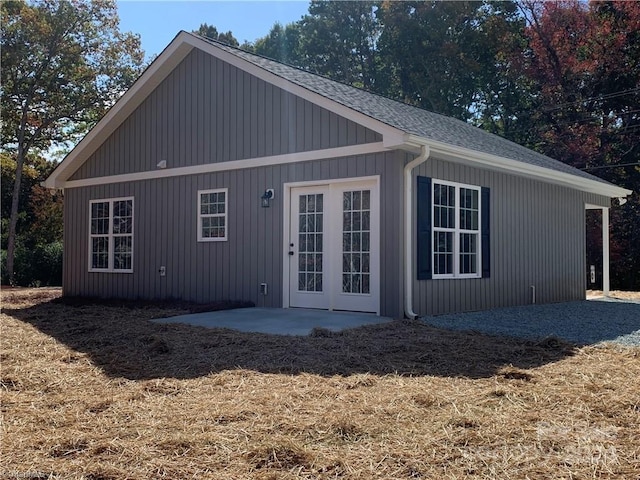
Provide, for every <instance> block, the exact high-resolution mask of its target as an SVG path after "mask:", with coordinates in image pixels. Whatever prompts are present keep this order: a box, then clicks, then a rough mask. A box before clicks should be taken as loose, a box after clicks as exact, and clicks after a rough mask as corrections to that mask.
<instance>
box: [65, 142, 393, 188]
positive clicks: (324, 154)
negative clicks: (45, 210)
mask: <svg viewBox="0 0 640 480" xmlns="http://www.w3.org/2000/svg"><path fill="white" fill-rule="evenodd" d="M388 150H389V149H387V148H385V147H384V146H383V144H382V142H375V143H364V144H360V145H350V146H348V147H337V148H327V149H324V150H311V151H307V152H298V153H286V154H283V155H272V156H269V157H257V158H248V159H244V160H232V161H229V162H217V163H205V164H202V165H192V166H189V167H177V168H166V169H159V170H147V171H144V172H134V173H125V174H121V175H110V176H105V177H91V178H84V179H81V180H68V181H66V182H63V184H62V185H61V187H60V188H78V187H89V186H95V185H107V184H111V183H122V182H136V181H141V180H153V179H156V178H169V177H179V176H182V175H198V174H202V173H215V172H224V171H230V170H242V169H245V168H254V167H266V166H270V165H283V164H287V163H298V162H310V161H312V160H328V159H332V158H342V157H354V156H358V155H369V154H372V153H380V152H386V151H388Z"/></svg>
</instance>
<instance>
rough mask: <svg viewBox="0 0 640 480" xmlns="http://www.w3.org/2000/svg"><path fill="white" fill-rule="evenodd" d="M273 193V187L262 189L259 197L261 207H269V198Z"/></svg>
mask: <svg viewBox="0 0 640 480" xmlns="http://www.w3.org/2000/svg"><path fill="white" fill-rule="evenodd" d="M273 195H274V190H273V188H267V189H266V190H265V191H264V193H263V194H262V196H261V197H260V199H261V200H262V207H263V208H269V203H270V202H271V199H272V198H273Z"/></svg>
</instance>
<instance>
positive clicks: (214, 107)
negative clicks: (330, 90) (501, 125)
mask: <svg viewBox="0 0 640 480" xmlns="http://www.w3.org/2000/svg"><path fill="white" fill-rule="evenodd" d="M381 139H382V137H381V136H380V134H378V133H376V132H373V131H372V130H369V129H367V128H365V127H363V126H361V125H358V124H356V123H354V122H351V121H349V120H346V119H345V118H343V117H340V116H338V115H336V114H334V113H331V112H329V111H328V110H325V109H323V108H321V107H319V106H317V105H315V104H313V103H310V102H308V101H306V100H303V99H301V98H299V97H296V96H294V95H292V94H290V93H287V92H285V91H284V90H282V89H280V88H278V87H275V86H273V85H271V84H268V83H266V82H264V81H262V80H260V79H258V78H257V77H254V76H252V75H250V74H248V73H246V72H244V71H242V70H239V69H237V68H235V67H233V66H231V65H229V64H227V63H224V62H222V61H220V60H218V59H216V58H214V57H212V56H210V55H208V54H206V53H204V52H202V51H201V50H194V51H192V52H191V53H190V54H189V55H188V56H187V57H186V58H185V59H184V60H183V61H182V63H181V64H180V65H179V66H178V67H177V68H176V69H175V70H174V71H173V72H172V73H171V74H170V75H169V76H168V77H167V78H166V79H165V80H164V81H163V82H162V83H161V84H160V85H159V86H158V88H156V89H155V90H154V91H153V92H152V93H151V94H150V95H149V97H147V99H146V100H145V101H144V102H143V103H142V104H141V105H140V106H139V107H138V108H137V109H136V110H135V112H134V113H133V114H132V115H131V116H130V117H129V118H128V119H127V120H126V121H125V122H124V123H123V124H122V125H121V126H120V127H119V128H118V129H117V130H116V131H115V132H114V133H113V134H112V135H111V136H110V137H109V138H108V139H107V140H106V141H105V143H104V144H103V145H102V146H101V147H100V148H98V150H97V151H96V152H95V153H94V154H93V155H91V157H90V158H89V159H88V160H87V161H86V162H85V163H84V164H83V165H82V166H81V167H80V168H79V169H78V170H77V171H76V172H75V173H74V175H73V176H72V177H71V180H78V179H83V178H91V177H100V176H105V175H117V174H125V173H132V172H141V171H149V170H155V169H156V165H157V163H158V162H159V161H161V160H166V161H167V168H174V167H184V166H191V165H200V164H205V163H216V162H226V161H231V160H240V159H247V158H255V157H263V156H269V155H280V154H286V153H294V152H301V151H309V150H318V149H324V148H333V147H342V146H346V145H354V144H362V143H370V142H376V141H381Z"/></svg>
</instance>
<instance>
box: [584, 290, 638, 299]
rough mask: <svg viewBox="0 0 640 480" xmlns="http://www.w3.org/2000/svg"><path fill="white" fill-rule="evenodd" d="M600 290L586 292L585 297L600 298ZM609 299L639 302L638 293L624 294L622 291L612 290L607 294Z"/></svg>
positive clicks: (601, 293)
mask: <svg viewBox="0 0 640 480" xmlns="http://www.w3.org/2000/svg"><path fill="white" fill-rule="evenodd" d="M603 295H604V293H603V292H602V290H587V297H602V296H603ZM609 296H610V297H611V298H617V299H619V300H640V292H625V291H623V290H612V291H611V292H609Z"/></svg>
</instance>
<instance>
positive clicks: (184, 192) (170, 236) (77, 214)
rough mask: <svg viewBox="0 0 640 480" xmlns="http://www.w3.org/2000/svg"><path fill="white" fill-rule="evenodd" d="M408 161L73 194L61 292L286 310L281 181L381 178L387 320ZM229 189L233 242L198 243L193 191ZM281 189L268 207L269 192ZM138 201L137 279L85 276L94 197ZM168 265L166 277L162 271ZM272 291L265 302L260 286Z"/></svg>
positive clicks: (398, 305) (279, 169)
mask: <svg viewBox="0 0 640 480" xmlns="http://www.w3.org/2000/svg"><path fill="white" fill-rule="evenodd" d="M403 160H404V155H400V154H397V153H393V152H389V153H381V154H375V155H368V156H358V157H351V158H341V159H333V160H321V161H312V162H306V163H299V164H289V165H280V166H269V167H259V168H251V169H244V170H235V171H226V172H219V173H213V174H206V175H190V176H182V177H173V178H167V179H161V180H148V181H138V182H127V183H122V184H111V185H104V186H98V187H83V188H73V189H68V190H67V191H66V192H65V241H64V244H65V252H64V253H65V269H64V282H63V286H64V293H65V295H84V296H100V297H118V298H146V299H170V298H180V299H185V300H190V301H195V302H211V301H215V300H222V299H242V300H250V301H253V302H254V303H256V305H260V306H262V305H264V306H268V307H279V306H281V304H282V275H283V272H282V269H283V267H282V262H283V254H284V247H285V243H284V240H283V238H282V235H283V223H282V222H283V221H284V219H283V203H282V195H283V184H284V183H286V182H297V181H308V180H329V179H334V178H348V177H357V176H370V175H380V195H381V205H382V206H383V208H382V209H381V219H380V220H381V251H382V252H384V255H382V256H381V279H382V282H381V284H382V287H381V313H382V314H383V315H390V316H399V315H401V312H402V297H401V295H402V292H401V290H400V288H401V287H400V285H401V283H402V282H401V280H402V272H401V268H400V262H401V256H400V255H401V252H402V244H401V243H400V242H401V238H402V236H401V231H402V216H401V215H400V214H399V212H401V211H402V207H401V201H402V166H403ZM222 187H226V188H228V189H229V213H228V224H229V233H228V235H229V240H228V241H227V242H197V211H196V210H197V208H196V207H197V191H198V190H203V189H209V188H222ZM270 187H273V188H275V189H276V199H275V200H274V201H273V202H272V206H271V207H270V208H261V207H260V195H261V194H262V192H264V190H265V188H270ZM120 196H134V198H135V213H134V215H135V219H134V228H135V234H134V273H130V274H126V273H98V272H89V271H88V231H89V230H88V229H89V226H88V215H89V211H88V208H89V200H92V199H100V198H112V197H120ZM162 265H164V266H166V268H167V275H166V277H160V275H159V274H158V269H159V268H160V266H162ZM261 282H267V283H268V284H269V294H268V295H267V296H266V297H263V296H260V295H259V294H258V290H259V284H260V283H261Z"/></svg>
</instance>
